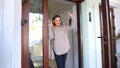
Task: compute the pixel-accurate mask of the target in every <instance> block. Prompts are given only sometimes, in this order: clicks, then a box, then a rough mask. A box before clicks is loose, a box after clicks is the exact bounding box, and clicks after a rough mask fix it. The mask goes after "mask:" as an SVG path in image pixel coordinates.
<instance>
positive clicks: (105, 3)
mask: <svg viewBox="0 0 120 68" xmlns="http://www.w3.org/2000/svg"><path fill="white" fill-rule="evenodd" d="M70 1H72V0H70ZM73 1H74V0H73ZM83 1H84V0H83ZM81 2H82V1H80V0H78V1H76V0H75V3H76V5H77V15H78V16H77V21H78V24H77V27H78V50H79V52H78V54H79V68H83V66H82V65H83V61H82V56H83V55H82V49H83V48H82V44H81V33H80V15H81V14H80V3H81ZM101 3H102V15H103V23H104V27H106V29H105V32H106V33H105V36H106V37H107V38H106V39H109V36H108V35H106V34H108V30H107V28H108V26H107V23H109V22H110V18H109V12H108V11H109V9H108V8H109V0H101ZM24 5H26V6H28V7H29V0H28V3H25V4H24ZM22 8H24V9H25V8H26V7H22ZM26 9H27V8H26ZM23 12H24V10H22V13H23ZM26 12H28V11H25V13H26ZM28 13H29V12H28ZM28 17H29V16H28V15H22V18H25V19H27V18H28ZM28 21H29V20H28ZM28 21H27V23H28ZM47 22H48V0H43V23H44V24H43V29H44V30H43V33H44V36H43V45H44V46H43V52H44V58H43V63H44V66H43V67H44V68H49V66H48V65H49V64H48V60H49V58H48V26H47ZM28 25H29V23H28V24H25V25H24V26H27V27H29V26H28ZM24 28H25V27H22V29H24ZM26 30H27V29H26ZM26 30H22V31H21V32H22V33H21V35H22V38H21V41H22V63H21V64H22V68H29V47H28V46H26V45H28V42H26V41H25V40H28V39H29V38H28V34H29V33H28V32H27V31H26ZM23 34H25V35H23ZM45 35H46V36H45ZM106 39H105V40H106ZM106 43H107V44H106V46H104V50H105V52H104V55H105V56H104V58H105V60H104V61H105V62H104V63H105V65H104V66H103V68H111V65H110V59H109V58H108V56H110V54H109V53H108V50H109V46H108V44H110V42H108V41H106ZM26 60H28V61H26Z"/></svg>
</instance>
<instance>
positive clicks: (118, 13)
mask: <svg viewBox="0 0 120 68" xmlns="http://www.w3.org/2000/svg"><path fill="white" fill-rule="evenodd" d="M114 13H115V27H116V30H115V34H116V35H118V33H120V7H118V8H115V9H114ZM119 42H120V39H118V40H117V41H116V47H117V48H116V49H117V53H120V43H119Z"/></svg>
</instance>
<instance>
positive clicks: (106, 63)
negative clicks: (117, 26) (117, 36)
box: [99, 0, 117, 68]
mask: <svg viewBox="0 0 120 68" xmlns="http://www.w3.org/2000/svg"><path fill="white" fill-rule="evenodd" d="M110 11H111V12H112V13H113V14H114V12H113V9H112V8H110V5H109V0H102V1H101V6H100V18H101V19H100V20H101V22H100V23H101V30H103V31H102V32H103V34H102V33H101V37H99V38H101V40H102V41H101V47H102V68H117V64H116V56H115V53H116V47H114V46H112V44H111V42H112V41H113V40H112V38H113V36H111V30H110V29H111V27H110V26H111V25H110ZM101 12H102V17H101ZM112 22H113V23H114V19H113V20H112ZM113 23H112V24H113ZM113 26H114V24H113ZM114 42H115V40H114ZM102 44H103V45H102ZM112 48H114V51H113V49H112ZM113 52H114V54H113ZM113 56H114V57H113ZM113 61H114V64H113Z"/></svg>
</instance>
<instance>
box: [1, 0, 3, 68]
mask: <svg viewBox="0 0 120 68" xmlns="http://www.w3.org/2000/svg"><path fill="white" fill-rule="evenodd" d="M2 19H3V0H0V60H1V58H2V57H1V55H2V50H1V47H2ZM0 64H2V62H1V61H0ZM0 66H1V65H0Z"/></svg>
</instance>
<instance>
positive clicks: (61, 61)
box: [54, 53, 67, 68]
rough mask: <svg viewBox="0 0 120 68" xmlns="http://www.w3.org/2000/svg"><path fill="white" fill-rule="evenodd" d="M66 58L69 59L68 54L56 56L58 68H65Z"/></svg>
mask: <svg viewBox="0 0 120 68" xmlns="http://www.w3.org/2000/svg"><path fill="white" fill-rule="evenodd" d="M54 54H55V53H54ZM66 57H67V53H65V54H62V55H57V54H55V60H56V64H57V68H65V62H66Z"/></svg>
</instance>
